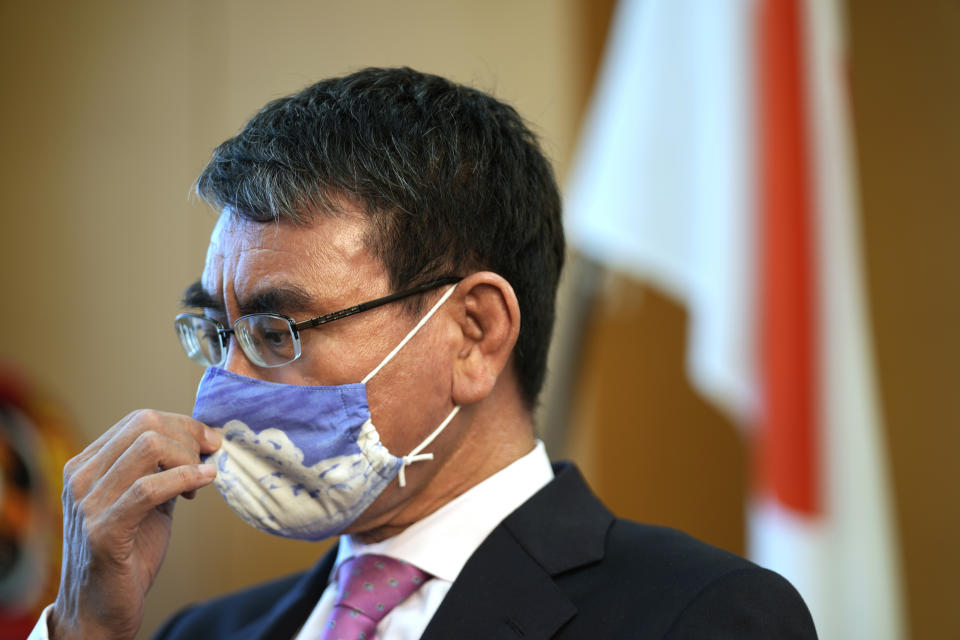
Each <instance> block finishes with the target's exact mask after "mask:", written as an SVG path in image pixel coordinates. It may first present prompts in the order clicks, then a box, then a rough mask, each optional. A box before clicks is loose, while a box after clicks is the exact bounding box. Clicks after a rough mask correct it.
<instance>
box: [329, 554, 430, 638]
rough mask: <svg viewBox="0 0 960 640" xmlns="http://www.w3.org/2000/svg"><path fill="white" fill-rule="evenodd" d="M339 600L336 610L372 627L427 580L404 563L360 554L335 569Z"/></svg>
mask: <svg viewBox="0 0 960 640" xmlns="http://www.w3.org/2000/svg"><path fill="white" fill-rule="evenodd" d="M337 575H338V578H339V585H338V587H339V597H338V598H337V603H336V604H335V605H334V606H335V607H336V608H338V609H340V608H344V607H345V608H346V609H347V611H346V612H345V613H346V614H347V615H350V616H353V617H357V616H359V615H363V616H366V617H368V618H370V619H371V620H372V621H373V622H374V625H375V624H376V623H378V622H380V620H382V619H383V617H384V616H386V615H387V613H389V612H390V610H391V609H393V608H394V607H395V606H397V605H398V604H400V603H401V602H403V601H404V600H406V599H407V597H408V596H409V595H410V594H412V593H413V592H414V591H416V590H417V589H419V588H420V586H421V585H422V584H423V583H424V581H426V580H427V579H428V578H430V574H428V573H426V572H424V571H421V570H420V569H418V568H417V567H415V566H413V565H412V564H410V563H408V562H404V561H403V560H396V559H395V558H390V557H388V556H378V555H372V554H370V555H363V556H356V557H354V558H350V559H349V560H347V561H346V562H344V563H343V564H341V565H340V568H339V570H338V574H337Z"/></svg>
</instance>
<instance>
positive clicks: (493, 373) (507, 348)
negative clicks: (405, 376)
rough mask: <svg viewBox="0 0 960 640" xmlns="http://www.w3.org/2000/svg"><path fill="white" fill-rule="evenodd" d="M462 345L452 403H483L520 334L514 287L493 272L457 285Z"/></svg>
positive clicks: (454, 372) (454, 373) (482, 273)
mask: <svg viewBox="0 0 960 640" xmlns="http://www.w3.org/2000/svg"><path fill="white" fill-rule="evenodd" d="M455 295H456V297H457V299H458V300H459V301H461V304H460V305H458V307H457V320H458V322H459V324H460V329H461V336H460V338H461V343H460V344H459V348H458V351H457V354H456V362H455V363H454V371H453V376H454V377H453V401H454V402H455V403H456V404H458V405H469V404H473V403H476V402H480V401H481V400H483V399H484V398H486V397H487V396H489V395H490V394H491V392H492V391H493V388H494V386H495V385H496V383H497V379H498V378H499V377H500V375H501V374H502V373H503V371H504V369H505V368H506V367H507V363H508V362H509V360H510V355H511V354H512V353H513V346H514V345H515V344H516V343H517V336H518V335H519V334H520V304H519V303H518V302H517V296H516V294H515V293H514V292H513V287H511V286H510V283H509V282H507V281H506V280H504V279H503V277H501V276H499V275H497V274H496V273H493V272H491V271H480V272H477V273H473V274H471V275H469V276H467V277H466V278H464V279H463V280H461V281H460V283H459V284H457V292H456V294H455Z"/></svg>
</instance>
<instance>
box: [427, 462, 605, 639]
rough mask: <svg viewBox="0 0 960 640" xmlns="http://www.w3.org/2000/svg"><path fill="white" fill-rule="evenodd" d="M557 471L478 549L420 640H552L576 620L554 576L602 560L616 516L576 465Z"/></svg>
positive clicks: (571, 604) (574, 608)
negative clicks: (567, 623)
mask: <svg viewBox="0 0 960 640" xmlns="http://www.w3.org/2000/svg"><path fill="white" fill-rule="evenodd" d="M554 471H555V473H556V477H555V478H554V480H553V481H552V482H551V483H549V484H548V485H547V486H545V487H544V488H543V489H541V490H540V491H539V492H537V494H536V495H534V496H533V497H532V498H530V500H528V501H527V502H526V503H524V504H523V505H522V506H521V507H520V508H518V509H517V510H516V511H515V512H513V513H512V514H510V516H509V517H507V519H506V520H504V521H503V522H502V523H501V524H500V525H499V526H498V527H497V528H496V529H494V531H493V532H492V533H491V534H490V535H489V536H488V537H487V539H486V540H484V542H483V544H481V545H480V547H478V548H477V551H476V552H475V553H474V554H473V556H471V558H470V560H469V561H468V562H467V564H466V565H465V566H464V568H463V571H461V573H460V575H459V576H458V577H457V580H456V581H455V582H454V583H453V586H451V588H450V591H449V593H447V596H446V598H444V600H443V604H441V605H440V608H439V609H438V610H437V612H436V614H435V615H434V617H433V619H432V620H431V621H430V624H429V625H428V627H427V629H426V631H425V632H424V634H423V640H440V639H443V638H450V637H456V638H458V639H464V640H469V639H471V638H477V639H481V638H482V639H484V640H489V639H498V638H503V639H506V638H522V637H526V638H549V637H551V636H553V635H554V634H555V633H556V632H557V631H558V630H559V629H560V628H561V627H562V626H563V625H564V624H565V623H566V622H567V621H569V620H570V619H571V618H572V617H574V616H575V615H576V613H577V609H576V606H574V604H573V603H572V602H571V601H570V599H569V598H568V597H567V596H566V594H564V592H563V591H562V590H561V589H560V587H559V586H557V584H556V582H555V580H554V576H556V575H557V574H559V573H561V572H564V571H569V570H572V569H575V568H577V567H580V566H583V565H586V564H590V563H593V562H596V561H598V560H600V559H601V558H602V557H603V545H604V539H605V536H606V531H607V529H608V528H609V527H610V524H611V523H612V522H613V515H612V514H611V513H610V512H609V511H608V510H607V509H606V508H605V507H604V506H603V505H602V504H601V503H600V502H599V501H598V500H597V499H596V498H595V497H594V496H593V494H592V493H590V490H589V489H588V488H587V486H586V483H585V482H584V481H583V478H582V477H581V476H580V474H579V472H577V470H576V469H575V468H574V467H572V465H558V466H555V468H554Z"/></svg>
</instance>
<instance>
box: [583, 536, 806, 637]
mask: <svg viewBox="0 0 960 640" xmlns="http://www.w3.org/2000/svg"><path fill="white" fill-rule="evenodd" d="M568 578H570V579H572V580H573V581H574V582H577V583H578V584H575V585H571V592H572V593H574V594H579V595H575V596H574V599H575V600H579V601H580V602H579V606H580V609H581V612H582V613H584V614H585V615H584V617H583V621H586V620H587V619H589V618H591V617H593V616H592V615H591V614H590V613H591V610H592V609H593V608H594V607H596V609H595V610H594V613H595V614H599V615H601V617H602V618H603V623H602V626H604V627H606V628H607V629H608V630H609V631H610V632H611V633H612V634H613V636H614V637H618V636H617V633H619V632H626V631H627V630H631V631H632V632H636V634H637V635H636V636H632V637H658V638H660V637H677V638H683V637H700V636H701V635H704V634H705V635H706V636H709V637H721V638H722V637H731V638H751V637H757V638H763V637H785V638H815V637H816V634H815V632H814V631H813V623H812V621H811V619H810V614H809V612H808V611H807V608H806V605H805V604H804V603H803V600H802V599H801V598H800V595H799V594H798V593H797V592H796V590H795V589H794V588H793V587H792V585H790V583H789V582H787V580H785V579H784V578H783V577H782V576H780V575H778V574H776V573H774V572H772V571H769V570H767V569H763V568H762V567H759V566H757V565H756V564H754V563H752V562H750V561H749V560H746V559H744V558H742V557H740V556H737V555H735V554H733V553H730V552H728V551H724V550H723V549H719V548H717V547H714V546H712V545H709V544H707V543H705V542H703V541H701V540H698V539H696V538H694V537H692V536H690V535H688V534H685V533H683V532H681V531H677V530H676V529H670V528H667V527H660V526H653V525H645V524H639V523H636V522H630V521H627V520H620V519H617V520H614V521H613V523H612V524H611V525H610V528H609V529H608V531H607V535H606V543H605V550H604V556H603V559H602V560H601V561H600V562H598V563H596V564H595V565H594V566H592V567H590V568H589V569H587V570H586V571H584V572H582V573H581V574H580V575H579V576H576V575H571V576H568ZM727 631H729V632H730V633H729V635H725V633H726V632H727Z"/></svg>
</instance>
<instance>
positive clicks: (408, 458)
mask: <svg viewBox="0 0 960 640" xmlns="http://www.w3.org/2000/svg"><path fill="white" fill-rule="evenodd" d="M456 288H457V285H453V286H452V287H450V288H449V289H447V290H446V291H445V292H444V294H443V295H442V296H440V299H439V300H437V302H436V303H435V304H434V305H433V306H432V307H430V310H429V311H427V313H426V314H424V316H423V317H422V318H420V322H418V323H417V324H416V326H415V327H414V328H413V329H411V330H410V332H409V333H408V334H407V335H406V336H405V337H404V338H403V340H401V341H400V344H398V345H397V346H396V347H394V348H393V351H391V352H390V353H388V354H387V357H385V358H384V359H383V360H381V361H380V364H378V365H377V366H376V367H374V369H373V371H371V372H370V373H368V374H367V375H366V377H364V379H363V380H361V381H360V382H361V383H362V384H367V383H368V382H369V381H370V378H372V377H373V376H375V375H377V374H378V373H380V369H383V367H384V366H386V364H387V363H388V362H390V361H391V360H393V357H394V356H395V355H397V353H399V351H400V349H403V347H404V346H405V345H406V344H407V343H408V342H410V340H411V338H413V336H415V335H417V332H418V331H420V329H421V328H422V327H423V325H425V324H427V321H428V320H429V319H430V318H431V317H433V314H434V313H436V312H437V309H439V308H440V306H441V305H442V304H443V303H444V302H446V301H447V300H448V299H449V298H450V296H452V295H453V291H454V289H456ZM458 411H460V406H459V405H457V406H455V407H454V408H453V411H451V412H450V413H448V414H447V417H446V418H444V419H443V422H441V423H440V426H439V427H437V428H436V429H434V431H433V433H431V434H430V435H429V436H427V437H426V439H425V440H424V441H423V442H421V443H420V444H419V445H418V446H417V447H416V448H414V450H413V451H411V452H410V453H409V454H407V455H405V456H403V457H402V458H401V460H402V461H403V464H402V465H401V466H400V473H399V478H398V479H399V481H400V487H401V488H402V487H405V486H407V476H406V473H404V471H405V470H406V468H407V467H408V466H410V465H411V464H413V463H414V462H421V461H423V460H433V454H432V453H420V452H421V451H423V450H424V449H425V448H426V447H427V446H429V445H430V443H431V442H433V441H434V439H435V438H436V437H437V436H439V435H440V432H441V431H443V430H444V428H445V427H446V426H447V425H448V424H450V421H451V420H453V418H454V416H456V415H457V412H458Z"/></svg>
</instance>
